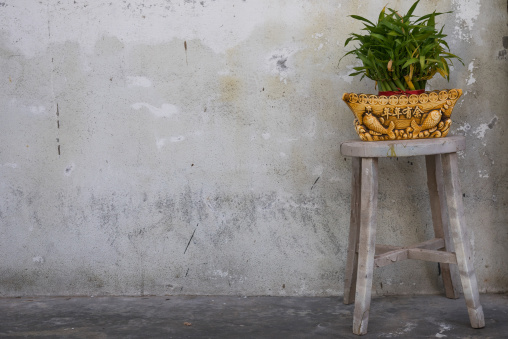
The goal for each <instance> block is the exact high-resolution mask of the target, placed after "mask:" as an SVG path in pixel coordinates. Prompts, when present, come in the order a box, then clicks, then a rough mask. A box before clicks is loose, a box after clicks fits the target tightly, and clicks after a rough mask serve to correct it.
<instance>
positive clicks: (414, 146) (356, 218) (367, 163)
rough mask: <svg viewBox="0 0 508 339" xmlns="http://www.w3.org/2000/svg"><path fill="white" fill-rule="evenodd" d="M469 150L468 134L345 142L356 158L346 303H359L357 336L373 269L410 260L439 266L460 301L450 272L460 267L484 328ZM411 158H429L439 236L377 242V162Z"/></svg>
mask: <svg viewBox="0 0 508 339" xmlns="http://www.w3.org/2000/svg"><path fill="white" fill-rule="evenodd" d="M465 147H466V142H465V138H464V137H463V136H454V137H445V138H436V139H416V140H390V141H375V142H369V141H347V142H344V143H342V144H341V147H340V150H341V154H342V155H344V156H350V157H352V159H353V161H352V165H353V170H352V181H351V187H352V190H351V218H350V228H349V245H348V254H347V262H346V274H345V279H344V303H345V304H350V303H352V302H354V303H355V311H354V315H353V333H355V334H358V335H361V334H366V333H367V325H368V321H369V312H370V302H371V290H372V276H373V270H374V268H378V267H383V266H386V265H389V264H393V263H396V262H399V261H402V260H407V259H417V260H425V261H433V262H438V263H440V267H441V273H442V278H443V285H444V288H445V295H446V297H448V298H451V299H456V298H458V297H459V294H458V291H457V281H455V279H454V278H453V276H452V274H451V271H450V270H451V268H452V267H453V266H455V265H456V266H457V267H458V270H459V273H460V280H461V283H462V289H463V292H464V298H465V300H466V306H467V309H468V314H469V320H470V322H471V326H472V327H474V328H482V327H484V326H485V320H484V315H483V309H482V306H481V304H480V298H479V293H478V286H477V281H476V274H475V270H474V266H473V255H472V253H473V251H472V249H471V244H470V242H469V237H468V234H467V228H466V223H465V217H464V207H463V205H462V192H461V189H460V182H459V170H458V164H457V163H458V156H457V152H458V151H462V150H464V149H465ZM409 156H425V162H426V169H427V187H428V190H429V197H430V207H431V212H432V225H433V228H434V234H435V237H434V238H433V239H430V240H427V241H424V242H421V243H419V244H415V245H412V246H406V247H402V246H391V245H380V244H376V228H377V195H378V158H387V157H409ZM451 265H452V266H451Z"/></svg>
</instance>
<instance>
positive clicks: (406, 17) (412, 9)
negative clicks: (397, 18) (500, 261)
mask: <svg viewBox="0 0 508 339" xmlns="http://www.w3.org/2000/svg"><path fill="white" fill-rule="evenodd" d="M419 2H420V0H418V1H416V2H415V3H414V4H413V6H411V8H410V9H409V11H407V13H406V15H404V21H409V19H410V18H411V15H412V14H413V12H414V10H415V8H416V6H417V5H418V3H419Z"/></svg>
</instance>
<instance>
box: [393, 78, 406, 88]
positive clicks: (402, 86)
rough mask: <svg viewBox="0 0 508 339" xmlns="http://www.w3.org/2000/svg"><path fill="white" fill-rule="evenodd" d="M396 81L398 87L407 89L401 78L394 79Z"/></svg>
mask: <svg viewBox="0 0 508 339" xmlns="http://www.w3.org/2000/svg"><path fill="white" fill-rule="evenodd" d="M394 81H395V84H396V85H397V87H398V88H400V89H401V90H403V91H405V90H406V87H404V85H403V84H402V82H401V81H400V80H399V79H394Z"/></svg>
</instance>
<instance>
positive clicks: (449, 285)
mask: <svg viewBox="0 0 508 339" xmlns="http://www.w3.org/2000/svg"><path fill="white" fill-rule="evenodd" d="M425 163H426V165H427V187H428V189H429V198H430V209H431V211H432V225H433V226H434V234H435V237H436V238H443V239H444V242H445V250H446V251H447V252H453V244H452V242H451V239H450V231H449V219H448V213H447V208H446V205H447V203H446V196H445V188H444V183H443V166H442V163H441V155H440V154H436V155H427V156H425ZM440 267H441V276H442V278H443V285H444V289H445V295H446V297H447V298H450V299H457V298H459V292H458V289H457V280H456V279H453V276H452V272H451V269H452V268H453V267H450V264H447V263H440Z"/></svg>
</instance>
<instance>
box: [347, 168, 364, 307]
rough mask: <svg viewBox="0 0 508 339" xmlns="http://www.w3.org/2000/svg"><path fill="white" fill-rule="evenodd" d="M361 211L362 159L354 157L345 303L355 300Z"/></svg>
mask: <svg viewBox="0 0 508 339" xmlns="http://www.w3.org/2000/svg"><path fill="white" fill-rule="evenodd" d="M360 211H361V159H360V158H353V166H352V176H351V215H350V221H349V240H348V250H347V261H346V276H345V278H344V304H346V305H348V304H351V303H353V302H354V301H355V292H356V274H357V267H358V240H359V236H360Z"/></svg>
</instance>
